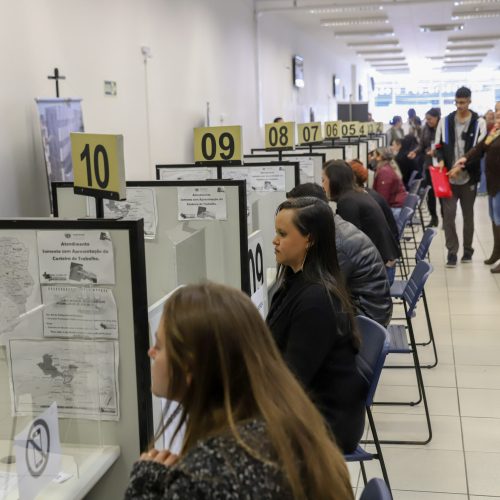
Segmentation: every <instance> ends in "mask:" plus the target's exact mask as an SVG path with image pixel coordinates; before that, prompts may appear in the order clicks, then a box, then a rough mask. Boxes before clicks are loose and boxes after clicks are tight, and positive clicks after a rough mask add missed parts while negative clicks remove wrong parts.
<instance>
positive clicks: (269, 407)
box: [125, 283, 353, 500]
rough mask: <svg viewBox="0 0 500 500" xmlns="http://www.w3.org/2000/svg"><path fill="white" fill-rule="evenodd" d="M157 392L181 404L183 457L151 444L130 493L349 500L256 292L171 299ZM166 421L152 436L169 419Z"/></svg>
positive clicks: (155, 378) (339, 466)
mask: <svg viewBox="0 0 500 500" xmlns="http://www.w3.org/2000/svg"><path fill="white" fill-rule="evenodd" d="M149 356H150V358H151V359H152V362H153V364H152V391H153V393H154V394H155V395H157V396H159V397H163V398H168V399H170V400H175V401H178V402H179V403H180V404H181V406H180V408H181V410H180V417H179V415H177V416H178V417H179V419H178V421H179V423H178V425H177V427H176V429H175V432H174V436H173V438H172V441H173V440H174V439H175V434H176V433H177V434H178V433H179V430H180V428H181V426H183V427H185V433H184V436H183V445H182V450H181V452H180V456H175V455H172V454H171V453H170V452H169V451H168V450H161V451H158V450H155V449H150V451H149V452H147V453H143V454H142V455H141V460H140V461H138V462H136V463H135V464H134V467H133V470H132V474H131V480H130V484H129V486H128V489H127V491H126V494H125V498H126V499H136V498H137V499H141V498H147V499H156V498H158V499H172V500H173V499H181V498H186V499H207V500H208V499H212V498H221V499H222V498H255V499H257V498H258V499H271V498H273V499H275V498H276V499H293V498H321V499H331V500H333V499H338V500H344V499H346V500H347V499H352V498H353V493H352V488H351V486H350V483H349V474H348V471H347V468H346V466H345V463H344V461H343V457H342V455H341V454H340V452H339V450H338V448H337V447H336V446H335V444H334V443H333V441H332V440H331V436H330V435H329V432H328V429H327V426H326V425H325V422H324V420H323V418H322V417H321V415H320V413H319V412H318V411H317V410H316V408H315V407H314V405H313V404H312V403H311V401H310V400H309V399H308V397H307V396H306V394H305V393H304V391H303V389H302V388H301V387H300V385H299V384H298V383H297V381H296V380H295V378H294V376H293V375H292V374H291V373H290V371H289V370H288V369H287V368H286V366H285V364H284V362H283V360H282V357H281V355H280V353H279V352H278V350H277V349H276V345H275V343H274V342H273V339H272V337H271V334H270V333H269V330H268V329H267V327H266V325H265V323H264V321H263V320H262V318H261V317H260V314H259V312H258V311H257V309H256V308H255V306H254V305H253V304H252V302H251V300H250V299H249V298H248V297H247V296H246V295H245V294H243V293H242V292H240V291H238V290H235V289H232V288H229V287H225V286H222V285H216V284H211V283H207V284H203V285H190V286H186V287H184V288H181V289H180V290H178V291H177V292H175V293H174V294H173V295H172V297H170V299H169V300H168V301H167V303H166V304H165V309H164V312H163V317H162V320H161V323H160V326H159V328H158V331H157V332H156V343H155V346H154V347H152V348H151V349H150V350H149ZM172 420H173V418H171V419H169V420H167V422H166V423H165V425H164V427H163V428H162V429H160V431H159V433H158V436H157V437H156V439H157V438H158V437H159V436H160V435H161V434H162V433H163V432H164V431H165V430H166V429H168V428H169V426H170V425H171V422H172Z"/></svg>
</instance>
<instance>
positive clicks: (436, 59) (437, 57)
mask: <svg viewBox="0 0 500 500" xmlns="http://www.w3.org/2000/svg"><path fill="white" fill-rule="evenodd" d="M426 59H430V60H431V61H439V60H441V59H444V56H426Z"/></svg>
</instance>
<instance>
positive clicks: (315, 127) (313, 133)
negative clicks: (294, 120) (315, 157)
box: [297, 122, 323, 144]
mask: <svg viewBox="0 0 500 500" xmlns="http://www.w3.org/2000/svg"><path fill="white" fill-rule="evenodd" d="M297 129H298V133H299V144H313V143H315V142H322V141H323V132H322V130H321V123H320V122H311V123H299V124H298V125H297Z"/></svg>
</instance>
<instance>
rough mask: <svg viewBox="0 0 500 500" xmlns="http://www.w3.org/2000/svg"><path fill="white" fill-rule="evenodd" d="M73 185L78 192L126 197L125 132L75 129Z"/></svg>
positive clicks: (73, 135)
mask: <svg viewBox="0 0 500 500" xmlns="http://www.w3.org/2000/svg"><path fill="white" fill-rule="evenodd" d="M71 158H72V160H73V179H74V182H73V186H74V192H75V193H76V194H83V195H88V196H95V197H98V198H108V199H110V200H124V199H125V194H126V191H125V164H124V159H123V136H122V135H110V134H83V133H79V132H73V133H71Z"/></svg>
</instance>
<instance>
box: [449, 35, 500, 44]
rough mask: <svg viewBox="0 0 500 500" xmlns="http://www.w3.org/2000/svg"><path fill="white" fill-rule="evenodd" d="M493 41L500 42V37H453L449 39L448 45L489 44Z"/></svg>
mask: <svg viewBox="0 0 500 500" xmlns="http://www.w3.org/2000/svg"><path fill="white" fill-rule="evenodd" d="M492 40H500V35H479V36H474V35H468V36H451V37H449V38H448V43H450V44H451V43H471V42H489V41H492Z"/></svg>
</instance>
